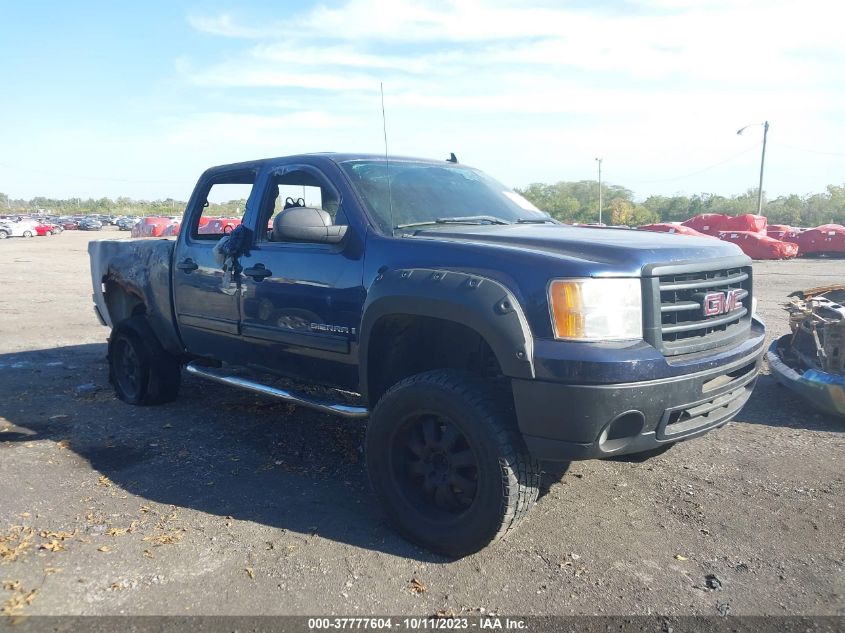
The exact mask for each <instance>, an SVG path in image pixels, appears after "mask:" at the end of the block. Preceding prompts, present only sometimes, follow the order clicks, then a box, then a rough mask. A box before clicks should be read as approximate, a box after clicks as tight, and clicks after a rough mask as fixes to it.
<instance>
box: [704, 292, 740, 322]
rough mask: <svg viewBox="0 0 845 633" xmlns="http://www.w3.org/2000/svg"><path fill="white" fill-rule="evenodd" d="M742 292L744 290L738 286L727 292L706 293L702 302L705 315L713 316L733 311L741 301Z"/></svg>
mask: <svg viewBox="0 0 845 633" xmlns="http://www.w3.org/2000/svg"><path fill="white" fill-rule="evenodd" d="M741 294H742V290H739V289H738V288H734V289H732V290H728V291H727V292H708V293H707V294H706V295H704V300H703V301H702V302H701V308H702V310H703V312H704V316H707V317H711V316H716V315H718V314H727V313H728V312H733V311H734V310H735V309H736V306H737V304H738V303H739V297H740V295H741Z"/></svg>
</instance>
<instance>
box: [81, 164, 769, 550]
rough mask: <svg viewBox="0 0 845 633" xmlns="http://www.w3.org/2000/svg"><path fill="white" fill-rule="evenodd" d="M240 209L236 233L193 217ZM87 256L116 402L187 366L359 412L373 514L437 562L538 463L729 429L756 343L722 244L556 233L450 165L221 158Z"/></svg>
mask: <svg viewBox="0 0 845 633" xmlns="http://www.w3.org/2000/svg"><path fill="white" fill-rule="evenodd" d="M233 191H236V192H240V193H238V194H237V195H236V194H235V193H233ZM238 200H243V201H245V202H243V203H242V206H240V205H239V204H238V203H237V201H238ZM232 201H235V202H234V203H233V202H232ZM225 204H228V206H223V205H225ZM233 204H235V205H236V206H239V208H238V214H237V215H238V216H242V217H241V224H240V226H238V227H237V228H236V229H235V230H234V231H232V232H231V233H226V234H219V235H218V234H215V233H213V232H211V233H209V232H207V231H205V230H203V231H200V230H199V228H200V227H201V226H203V227H205V226H208V225H209V223H210V222H211V220H210V218H212V216H215V215H216V216H222V215H226V213H229V215H228V217H231V215H232V213H231V210H232V206H233ZM212 219H213V218H212ZM89 253H90V257H91V271H92V276H93V285H94V304H95V309H96V312H97V315H98V316H99V318H100V321H101V322H102V323H103V324H104V325H108V326H109V327H111V335H110V337H109V346H108V358H109V368H110V376H109V378H110V381H111V383H112V385H113V386H114V389H115V391H116V393H117V396H118V397H119V398H120V399H122V400H124V401H126V402H128V403H130V404H135V405H154V404H161V403H166V402H169V401H172V400H173V399H175V398H176V397H177V393H178V391H179V385H180V376H181V373H182V370H183V368H184V370H185V371H187V372H188V373H189V374H192V375H194V376H198V377H201V378H204V379H208V380H211V381H216V382H218V383H223V384H226V385H231V386H233V387H237V388H242V389H247V390H251V391H254V392H257V393H263V394H266V395H268V396H271V397H275V398H280V399H282V400H285V401H287V402H292V403H295V404H297V405H300V406H305V407H312V408H314V409H317V410H319V411H323V412H326V413H329V414H333V415H339V416H346V417H349V418H368V422H367V424H368V427H367V434H366V440H365V447H364V450H365V456H366V462H367V472H368V475H369V479H370V482H371V484H372V487H373V489H374V491H375V494H376V497H377V498H378V500H379V501H380V503H381V505H382V506H383V508H384V512H385V513H386V514H387V516H388V517H389V518H390V519H391V520H392V522H393V523H394V524H395V525H396V527H397V529H398V530H399V531H400V533H401V534H403V535H404V536H405V537H406V538H408V539H410V540H412V541H414V542H416V543H419V544H421V545H423V546H425V547H427V548H429V549H431V550H433V551H435V552H439V553H442V554H445V555H448V556H462V555H466V554H468V553H471V552H474V551H477V550H479V549H481V548H483V547H484V546H486V545H487V544H489V543H490V542H491V541H493V540H494V539H496V538H498V537H500V536H502V535H504V534H505V533H507V532H508V531H509V530H511V529H512V528H513V527H514V526H515V525H516V524H517V523H518V522H519V520H520V519H521V518H522V517H523V516H525V514H526V513H527V511H528V510H529V509H530V507H531V506H532V504H533V503H534V501H535V500H536V499H537V494H538V484H539V479H540V465H539V464H540V461H541V460H553V461H554V460H557V461H569V460H577V459H591V458H602V457H608V456H615V455H621V454H626V453H637V452H649V451H654V450H656V449H659V448H660V447H664V446H668V445H670V444H672V443H674V442H677V441H679V440H687V439H690V438H694V437H697V436H700V435H702V434H703V433H706V432H708V431H711V430H713V429H714V428H717V427H721V426H722V425H724V424H725V423H726V422H728V421H729V420H730V419H731V418H733V417H734V416H735V415H736V414H737V412H738V411H739V410H740V409H741V408H742V406H743V405H744V403H745V402H746V400H747V399H748V397H749V396H750V394H751V390H752V388H753V386H754V383H755V379H756V377H757V374H758V370H759V362H760V358H761V355H762V353H763V342H764V327H763V324H762V323H761V322H760V321H759V320H757V319H756V318H755V316H754V309H753V307H752V305H753V304H752V302H753V299H752V269H751V261H750V260H749V258H748V257H746V256H744V255H743V254H742V253H741V252H740V250H739V248H737V247H736V246H735V245H733V244H729V243H726V242H721V241H718V240H713V239H706V238H696V237H689V236H677V235H669V234H656V233H648V232H644V231H636V230H627V229H613V228H584V227H573V226H566V225H562V224H560V223H559V222H557V221H555V220H553V219H552V218H550V217H549V216H548V215H547V214H545V213H543V212H541V211H539V210H538V209H536V208H535V207H534V206H533V205H532V204H531V203H530V202H528V201H527V200H526V199H524V198H523V197H522V196H520V195H519V194H517V193H515V192H513V191H512V190H510V189H509V188H507V187H506V186H504V185H502V184H501V183H499V182H497V181H495V180H493V179H492V178H490V177H488V176H486V175H485V174H483V173H482V172H480V171H478V170H476V169H472V168H469V167H466V166H463V165H460V164H458V163H457V161H456V160H455V159H454V156H453V157H452V158H451V159H450V160H448V161H432V160H420V159H409V158H389V159H387V158H386V157H385V156H381V157H379V156H371V155H360V154H331V153H326V154H308V155H300V156H291V157H285V158H273V159H267V160H258V161H254V162H245V163H238V164H232V165H225V166H221V167H214V168H211V169H209V170H207V171H206V172H205V173H204V174H203V175H202V177H201V178H200V180H199V182H198V184H197V186H196V188H195V190H194V192H193V194H192V195H191V198H190V201H189V202H188V205H187V209H186V210H185V215H184V218H183V221H182V223H181V228H180V231H179V234H178V236H177V237H176V238H175V239H155V240H151V239H147V240H143V239H135V240H127V239H112V240H100V241H94V242H91V244H90V246H89ZM268 375H269V376H271V377H274V376H275V377H279V376H281V377H286V378H288V379H294V380H296V381H298V382H299V383H300V384H302V385H321V386H322V388H321V390H319V391H320V393H322V394H323V395H321V396H320V397H315V396H313V395H308V394H313V393H314V391H315V390H314V389H310V388H309V389H299V390H297V389H292V388H286V389H283V388H281V387H279V386H278V378H271V379H267V378H264V379H259V378H258V377H259V376H268ZM350 394H351V397H352V398H353V399H352V400H350Z"/></svg>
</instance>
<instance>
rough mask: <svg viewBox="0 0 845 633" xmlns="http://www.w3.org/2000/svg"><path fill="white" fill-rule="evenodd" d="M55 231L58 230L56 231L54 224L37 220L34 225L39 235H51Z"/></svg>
mask: <svg viewBox="0 0 845 633" xmlns="http://www.w3.org/2000/svg"><path fill="white" fill-rule="evenodd" d="M57 232H59V231H57V229H56V227H55V226H54V225H52V224H48V223H46V222H39V223H38V224H36V225H35V233H36V235H41V236H44V235H53V234H54V233H57Z"/></svg>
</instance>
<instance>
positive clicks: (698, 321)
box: [643, 261, 752, 356]
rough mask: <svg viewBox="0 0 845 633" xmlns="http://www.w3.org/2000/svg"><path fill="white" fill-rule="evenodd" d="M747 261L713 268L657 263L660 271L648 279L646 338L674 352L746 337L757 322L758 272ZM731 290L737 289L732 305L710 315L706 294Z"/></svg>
mask: <svg viewBox="0 0 845 633" xmlns="http://www.w3.org/2000/svg"><path fill="white" fill-rule="evenodd" d="M741 263H742V264H746V265H736V266H729V267H720V268H715V269H711V270H695V269H694V265H690V264H685V265H679V266H675V267H673V266H661V267H659V268H655V269H654V272H655V273H657V274H656V275H654V276H652V277H645V278H644V280H643V283H644V292H643V296H644V299H645V302H646V305H645V310H644V319H645V323H644V326H645V327H644V330H645V336H646V340H647V341H648V342H649V343H651V344H652V345H654V346H655V347H656V348H657V349H659V350H660V351H661V352H663V353H664V354H665V355H667V356H672V355H677V354H688V353H692V352H697V351H702V350H706V349H711V348H714V347H719V346H722V345H727V344H729V343H732V342H733V341H735V340H737V339H739V338H742V337H744V336H745V335H746V334H747V332H748V329H749V328H750V326H751V311H752V307H751V297H752V293H751V290H752V274H751V266H750V265H748V264H747V261H742V262H741ZM729 291H734V292H733V293H731V294H732V295H733V297H734V299H735V304H734V305H733V306H729V311H728V312H726V313H719V314H715V315H713V316H706V315H705V312H704V304H705V297H707V296H708V295H712V293H717V294H718V293H725V294H726V295H727V294H728V293H729ZM712 298H713V297H712V296H711V299H712ZM717 298H718V297H717ZM730 308H732V309H730Z"/></svg>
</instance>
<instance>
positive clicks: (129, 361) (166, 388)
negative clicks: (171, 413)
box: [109, 316, 182, 405]
mask: <svg viewBox="0 0 845 633" xmlns="http://www.w3.org/2000/svg"><path fill="white" fill-rule="evenodd" d="M181 377H182V373H181V368H180V365H179V360H178V359H177V358H175V357H174V356H172V355H171V354H168V353H167V352H166V351H164V349H162V347H161V344H160V343H159V342H158V339H157V338H156V335H155V333H154V332H153V331H152V328H150V326H149V324H148V323H147V320H146V319H145V318H144V317H143V316H134V317H132V318H129V319H126V320H125V321H122V322H121V323H119V324H118V326H117V327H116V328H115V329H114V331H113V332H112V335H111V337H110V338H109V382H111V384H112V386H113V387H114V391H115V393H116V394H117V397H118V398H120V399H121V400H123V401H124V402H128V403H129V404H136V405H154V404H163V403H165V402H172V401H173V400H175V399H176V397H177V395H178V394H179V385H180V383H181Z"/></svg>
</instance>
